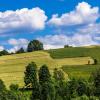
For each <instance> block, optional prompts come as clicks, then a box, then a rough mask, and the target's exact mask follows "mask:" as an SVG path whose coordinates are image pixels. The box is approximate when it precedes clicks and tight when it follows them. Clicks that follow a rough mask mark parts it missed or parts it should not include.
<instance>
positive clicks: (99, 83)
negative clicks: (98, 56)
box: [92, 69, 100, 96]
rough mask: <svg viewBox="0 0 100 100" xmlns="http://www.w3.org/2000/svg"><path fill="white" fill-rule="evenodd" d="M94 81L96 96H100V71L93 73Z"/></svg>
mask: <svg viewBox="0 0 100 100" xmlns="http://www.w3.org/2000/svg"><path fill="white" fill-rule="evenodd" d="M92 79H93V80H92V81H93V85H94V87H95V95H96V96H100V69H98V70H96V71H95V72H93V73H92Z"/></svg>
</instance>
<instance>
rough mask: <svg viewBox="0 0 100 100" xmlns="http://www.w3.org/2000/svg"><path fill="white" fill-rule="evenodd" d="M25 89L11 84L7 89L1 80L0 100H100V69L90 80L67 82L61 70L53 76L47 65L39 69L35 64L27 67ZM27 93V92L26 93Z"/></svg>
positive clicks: (32, 63) (73, 79)
mask: <svg viewBox="0 0 100 100" xmlns="http://www.w3.org/2000/svg"><path fill="white" fill-rule="evenodd" d="M24 74H25V77H24V82H25V87H24V88H22V89H21V88H19V86H18V85H17V84H11V85H10V87H9V90H7V89H6V86H5V85H4V83H3V81H2V80H0V100H100V69H99V70H97V71H95V72H94V73H92V74H91V77H90V79H89V80H88V81H87V80H85V79H82V78H80V79H75V78H72V79H69V80H66V79H65V76H64V72H63V71H62V70H61V69H56V68H55V69H54V71H53V73H52V75H51V74H50V71H49V69H48V67H47V66H46V65H43V66H41V67H40V69H38V68H37V65H36V64H35V63H34V62H31V63H30V64H28V65H27V66H26V70H25V72H24ZM24 91H26V92H27V93H28V94H27V93H26V92H24Z"/></svg>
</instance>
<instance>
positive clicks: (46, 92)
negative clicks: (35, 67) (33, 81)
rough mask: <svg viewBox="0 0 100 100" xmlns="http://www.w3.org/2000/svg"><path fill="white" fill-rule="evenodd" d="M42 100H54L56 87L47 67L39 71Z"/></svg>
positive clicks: (44, 66)
mask: <svg viewBox="0 0 100 100" xmlns="http://www.w3.org/2000/svg"><path fill="white" fill-rule="evenodd" d="M39 83H40V100H49V99H50V100H54V87H53V84H52V81H51V75H50V72H49V69H48V67H47V66H46V65H43V66H42V67H41V68H40V70H39Z"/></svg>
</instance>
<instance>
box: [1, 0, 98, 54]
mask: <svg viewBox="0 0 100 100" xmlns="http://www.w3.org/2000/svg"><path fill="white" fill-rule="evenodd" d="M33 39H38V40H40V41H41V42H43V44H44V48H45V49H55V48H62V47H63V46H64V45H71V46H88V45H99V44H100V0H84V1H83V0H0V51H1V50H3V49H6V50H8V51H9V52H15V51H17V50H18V49H20V48H21V47H23V48H24V49H26V48H27V45H28V43H29V41H31V40H33Z"/></svg>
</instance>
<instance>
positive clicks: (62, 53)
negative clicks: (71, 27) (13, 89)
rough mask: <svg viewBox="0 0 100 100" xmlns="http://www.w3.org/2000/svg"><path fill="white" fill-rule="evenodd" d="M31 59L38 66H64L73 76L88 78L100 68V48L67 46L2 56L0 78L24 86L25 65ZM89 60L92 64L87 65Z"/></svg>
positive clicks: (0, 59)
mask: <svg viewBox="0 0 100 100" xmlns="http://www.w3.org/2000/svg"><path fill="white" fill-rule="evenodd" d="M93 58H95V59H97V61H98V65H92V64H93V63H94V60H93ZM31 61H34V62H36V64H37V66H38V68H39V67H40V66H42V65H43V64H47V65H48V67H49V69H50V71H51V72H52V71H53V69H54V68H62V69H63V70H64V71H65V72H66V73H67V74H68V75H69V76H71V77H73V76H74V77H81V76H82V77H84V78H88V77H89V75H90V73H91V72H93V71H94V70H95V69H98V68H99V64H100V48H99V47H96V48H82V47H81V48H65V49H55V50H49V51H37V52H31V53H23V54H13V55H7V56H1V57H0V78H1V79H2V80H3V81H4V82H5V84H6V85H7V86H9V85H10V84H11V83H14V84H19V85H20V86H23V85H24V83H23V77H24V71H25V66H26V65H27V64H28V63H30V62H31ZM88 61H90V65H87V64H88ZM62 66H63V67H62Z"/></svg>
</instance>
